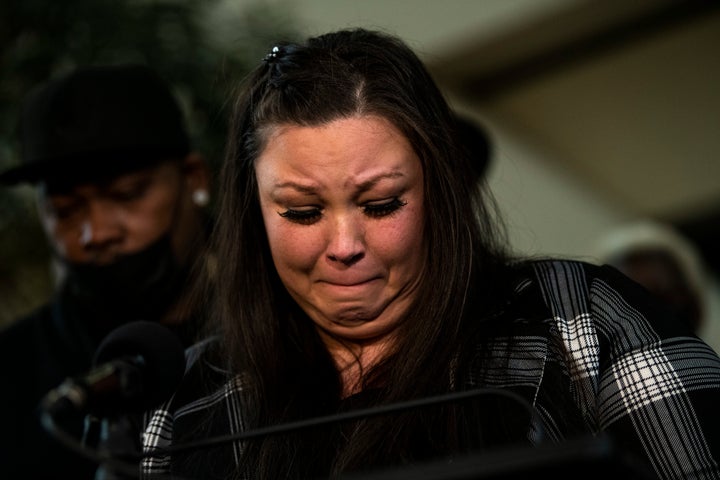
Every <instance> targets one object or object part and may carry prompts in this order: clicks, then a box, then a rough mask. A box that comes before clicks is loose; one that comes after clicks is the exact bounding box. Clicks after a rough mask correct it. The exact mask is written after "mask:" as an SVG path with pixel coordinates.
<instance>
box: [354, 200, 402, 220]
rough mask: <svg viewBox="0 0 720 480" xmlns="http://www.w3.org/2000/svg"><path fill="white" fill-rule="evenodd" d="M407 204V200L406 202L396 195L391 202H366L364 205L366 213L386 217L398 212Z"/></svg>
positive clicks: (370, 215)
mask: <svg viewBox="0 0 720 480" xmlns="http://www.w3.org/2000/svg"><path fill="white" fill-rule="evenodd" d="M405 205H407V202H404V201H402V200H400V199H399V198H397V197H395V198H393V199H392V200H390V201H389V202H384V203H366V204H365V205H364V206H363V209H364V211H365V215H367V216H369V217H385V216H387V215H390V214H392V213H394V212H396V211H397V210H399V209H400V208H402V207H404V206H405Z"/></svg>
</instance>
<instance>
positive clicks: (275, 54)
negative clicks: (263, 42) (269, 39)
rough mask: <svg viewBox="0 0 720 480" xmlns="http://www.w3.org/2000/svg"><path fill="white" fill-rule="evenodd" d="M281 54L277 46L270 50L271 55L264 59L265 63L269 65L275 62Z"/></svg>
mask: <svg viewBox="0 0 720 480" xmlns="http://www.w3.org/2000/svg"><path fill="white" fill-rule="evenodd" d="M279 53H280V48H279V47H278V46H277V45H276V46H274V47H273V48H272V50H270V53H268V54H267V55H265V58H264V59H263V61H264V62H266V63H269V62H272V61H273V60H275V59H276V58H277V57H278V54H279Z"/></svg>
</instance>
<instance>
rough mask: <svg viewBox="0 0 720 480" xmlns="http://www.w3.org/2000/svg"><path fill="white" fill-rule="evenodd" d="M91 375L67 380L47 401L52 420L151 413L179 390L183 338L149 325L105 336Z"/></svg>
mask: <svg viewBox="0 0 720 480" xmlns="http://www.w3.org/2000/svg"><path fill="white" fill-rule="evenodd" d="M93 365H94V368H93V369H91V370H90V371H89V372H88V373H86V374H84V375H80V376H76V377H70V378H68V379H66V380H65V381H64V382H63V383H62V384H61V385H60V386H59V387H57V388H55V389H54V390H51V391H50V392H49V393H48V394H47V395H46V396H45V397H44V398H43V400H42V402H41V405H40V407H41V410H42V411H43V412H44V413H46V414H49V415H51V416H55V415H58V414H62V413H71V412H72V413H86V414H94V415H97V416H100V417H107V416H113V415H117V414H122V413H135V412H143V411H145V410H149V409H151V408H153V407H155V406H157V405H158V404H159V403H161V402H162V401H163V400H165V399H166V398H167V397H169V396H170V394H171V393H172V392H173V391H174V390H175V388H176V387H177V385H178V384H179V383H180V380H181V379H182V377H183V374H184V371H185V353H184V348H183V345H182V343H181V342H180V340H179V338H178V337H177V336H176V335H175V334H174V333H173V332H171V331H170V330H169V329H168V328H167V327H164V326H163V325H161V324H159V323H156V322H148V321H144V320H139V321H134V322H129V323H126V324H124V325H122V326H120V327H118V328H116V329H115V330H113V331H112V332H110V334H109V335H108V336H107V337H105V339H104V340H103V341H102V342H101V343H100V346H99V347H98V349H97V351H96V352H95V356H94V359H93Z"/></svg>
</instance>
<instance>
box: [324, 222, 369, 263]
mask: <svg viewBox="0 0 720 480" xmlns="http://www.w3.org/2000/svg"><path fill="white" fill-rule="evenodd" d="M364 256H365V241H364V228H363V226H362V225H361V224H360V223H359V222H357V221H355V220H354V219H353V218H352V217H351V216H343V217H340V218H338V219H336V220H335V221H334V222H332V231H331V238H330V242H329V245H328V249H327V258H328V259H329V260H330V261H332V262H339V263H342V264H344V265H348V266H349V265H352V264H353V263H356V262H358V261H359V260H361V259H362V258H363V257H364Z"/></svg>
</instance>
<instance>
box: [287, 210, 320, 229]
mask: <svg viewBox="0 0 720 480" xmlns="http://www.w3.org/2000/svg"><path fill="white" fill-rule="evenodd" d="M278 215H280V216H281V217H283V218H286V219H288V220H289V221H291V222H293V223H299V224H301V225H310V224H313V223H315V222H316V221H318V220H320V217H321V216H322V211H321V210H320V209H319V208H313V209H311V210H293V209H292V208H288V209H287V210H285V211H284V212H278Z"/></svg>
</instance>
